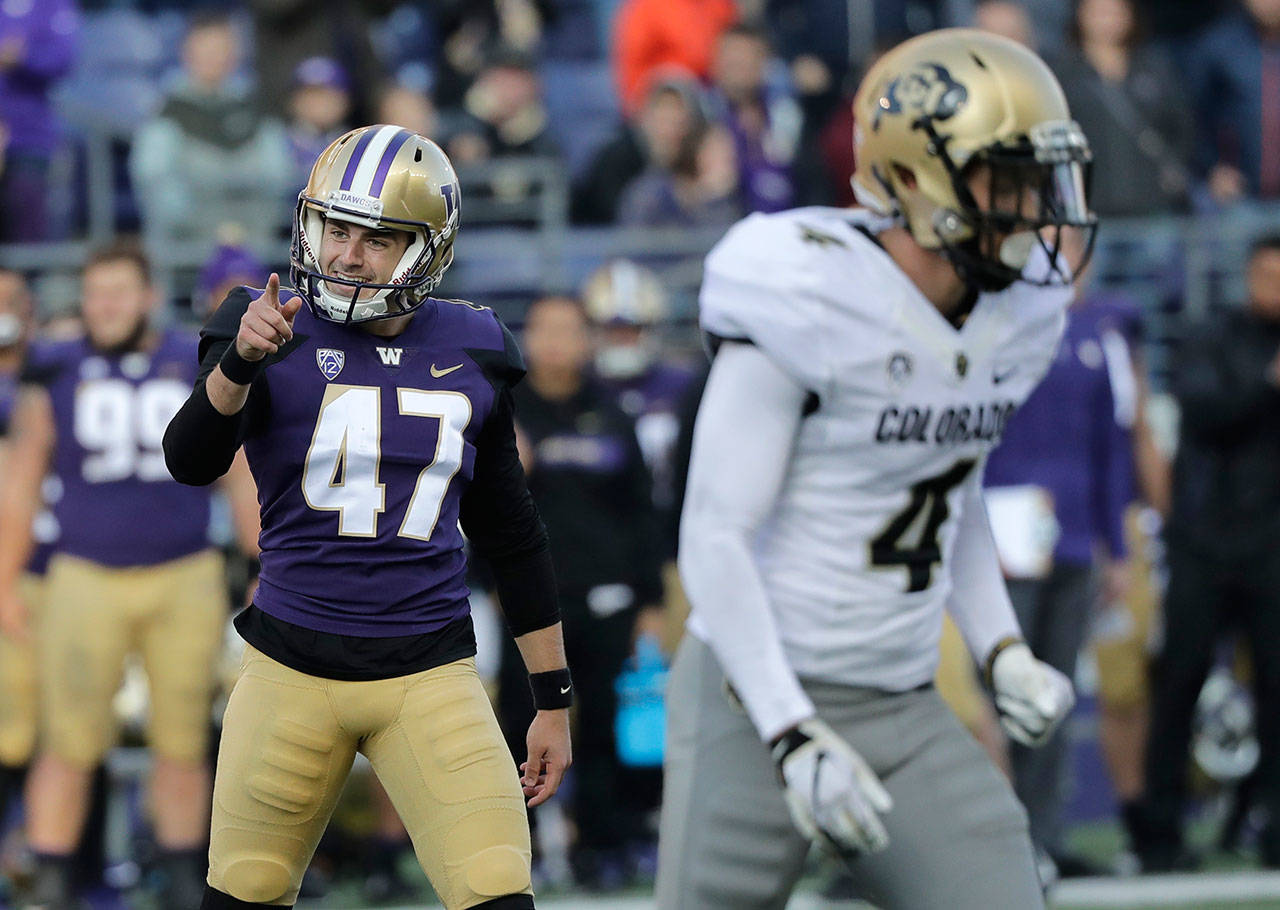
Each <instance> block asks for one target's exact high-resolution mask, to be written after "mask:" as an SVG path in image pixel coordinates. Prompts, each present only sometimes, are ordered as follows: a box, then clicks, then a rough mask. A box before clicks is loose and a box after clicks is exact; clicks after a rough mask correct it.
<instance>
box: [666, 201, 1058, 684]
mask: <svg viewBox="0 0 1280 910" xmlns="http://www.w3.org/2000/svg"><path fill="white" fill-rule="evenodd" d="M884 226H887V223H885V222H883V221H877V220H876V219H875V218H874V216H871V215H869V214H867V213H865V212H861V211H857V210H849V209H832V208H803V209H795V210H792V211H789V212H784V213H780V214H776V215H752V216H750V217H749V218H747V219H746V220H744V221H742V222H740V223H738V224H737V225H735V226H734V227H733V228H732V229H731V230H730V231H729V233H728V234H727V235H726V236H725V237H724V239H723V240H721V241H720V243H719V244H718V245H717V246H716V247H715V249H714V250H712V252H711V254H710V255H709V256H708V258H707V262H706V270H705V275H704V279H703V285H702V293H701V317H700V318H701V324H702V327H703V329H704V330H705V331H707V332H709V333H711V334H713V335H715V336H718V337H720V338H724V339H743V340H750V342H751V343H753V344H754V345H756V346H757V347H758V348H759V349H760V350H762V351H763V352H764V353H765V354H766V355H767V356H768V357H769V358H770V359H771V360H773V361H774V362H775V364H776V365H777V366H779V367H781V368H782V369H783V370H784V371H786V372H787V373H789V374H790V375H791V376H793V377H794V378H795V379H796V381H797V382H799V383H800V384H802V385H803V386H804V387H805V388H807V389H809V390H811V391H812V392H813V393H814V395H815V396H816V398H817V409H816V410H815V411H813V412H812V413H811V414H809V416H807V417H806V418H805V419H804V420H803V421H802V422H801V425H800V427H801V428H800V431H799V435H798V437H797V439H796V442H795V447H794V451H793V455H792V459H791V462H790V466H789V469H788V473H787V476H786V479H785V481H784V483H783V487H782V490H781V492H780V494H779V496H778V499H777V502H776V506H775V509H774V512H773V515H772V517H771V519H770V520H769V521H768V522H767V524H766V525H765V526H764V527H763V528H762V529H761V531H760V533H759V534H758V536H757V539H756V541H755V547H754V550H755V553H754V555H755V558H756V561H757V564H758V565H759V568H760V572H761V576H762V578H763V582H764V585H765V589H766V594H767V597H768V600H769V603H770V606H771V608H772V610H773V612H774V615H775V619H776V622H777V625H778V628H779V632H780V635H781V637H782V643H783V647H784V649H785V652H786V655H787V657H788V659H789V661H790V663H791V666H792V668H793V669H794V670H795V672H796V673H797V674H798V675H799V676H800V677H802V678H808V679H816V680H825V681H831V682H838V683H844V684H847V685H855V686H873V687H877V688H882V689H889V690H894V691H901V690H905V689H909V688H912V687H915V686H918V685H920V684H922V683H925V682H928V681H929V680H930V679H932V677H933V674H934V670H935V668H936V663H937V652H938V648H937V643H938V637H939V635H940V630H941V620H942V612H943V609H944V606H945V604H946V601H947V598H948V597H949V596H950V594H951V580H950V577H951V566H950V557H951V554H952V552H953V549H954V545H955V539H956V526H957V517H958V510H959V506H960V500H961V485H962V484H963V483H965V482H966V480H967V481H969V482H970V483H977V482H979V481H980V479H981V476H980V475H981V471H982V467H983V462H984V459H985V456H986V454H987V453H988V452H989V451H990V450H991V449H992V448H993V447H994V446H995V445H996V444H997V443H998V442H999V440H1000V437H1001V434H1002V432H1003V430H1004V427H1005V424H1006V422H1007V421H1008V419H1009V417H1010V415H1011V414H1012V413H1013V412H1014V410H1015V409H1016V408H1017V407H1018V406H1019V405H1020V404H1021V403H1022V402H1023V401H1024V400H1025V399H1026V397H1027V395H1028V394H1029V393H1030V392H1031V390H1032V389H1033V388H1034V387H1035V385H1036V384H1037V383H1038V382H1039V381H1040V379H1041V377H1042V376H1043V375H1044V373H1045V371H1046V370H1047V369H1048V367H1049V364H1050V362H1051V360H1052V358H1053V356H1054V352H1055V349H1056V347H1057V344H1058V340H1059V338H1060V337H1061V334H1062V330H1063V326H1064V322H1065V311H1066V307H1067V305H1068V303H1069V302H1070V299H1071V290H1070V289H1069V288H1041V287H1034V286H1031V285H1028V284H1026V283H1023V282H1018V283H1015V284H1014V285H1012V286H1011V287H1010V288H1009V289H1007V290H1005V291H1002V292H999V293H990V294H983V295H981V297H980V298H979V299H978V301H977V304H976V306H975V307H974V309H973V311H972V313H971V314H970V316H969V317H968V319H967V320H966V321H965V322H964V325H963V326H962V327H961V328H956V327H954V326H953V325H952V324H951V323H950V322H948V321H947V320H946V319H945V318H944V317H943V316H942V315H941V314H940V313H939V312H938V310H937V309H936V308H935V307H934V306H933V304H931V303H930V302H929V300H928V299H926V298H925V297H924V296H923V295H922V294H921V293H920V291H919V290H918V289H917V288H916V287H915V285H914V284H913V283H912V282H911V280H910V279H908V278H907V276H906V275H905V274H904V273H903V272H902V271H901V270H900V269H899V268H898V266H897V265H896V264H895V263H894V261H893V260H892V259H891V258H890V257H889V255H888V254H887V253H886V252H885V251H884V250H883V249H882V248H881V247H880V246H879V245H878V244H877V243H876V242H875V240H874V239H873V237H874V231H875V230H878V229H880V228H882V227H884ZM1037 256H1038V257H1039V261H1038V262H1036V261H1033V262H1032V264H1031V265H1030V266H1029V269H1035V268H1037V267H1039V268H1046V267H1047V261H1046V257H1045V256H1044V254H1043V253H1038V254H1037ZM960 593H961V594H963V592H960ZM689 625H690V630H691V631H692V632H693V633H694V634H695V635H698V637H700V638H702V639H704V640H705V639H706V638H707V635H706V633H705V629H704V627H703V626H702V625H701V624H700V622H699V618H698V610H697V606H696V604H695V605H694V610H693V614H692V616H691V617H690V624H689Z"/></svg>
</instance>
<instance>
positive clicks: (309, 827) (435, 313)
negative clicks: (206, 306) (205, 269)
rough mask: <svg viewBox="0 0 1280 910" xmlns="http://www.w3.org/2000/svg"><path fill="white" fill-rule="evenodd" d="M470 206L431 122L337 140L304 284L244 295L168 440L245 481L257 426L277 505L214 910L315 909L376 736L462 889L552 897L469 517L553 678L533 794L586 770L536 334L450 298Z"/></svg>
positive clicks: (211, 472) (519, 633) (539, 730)
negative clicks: (541, 884)
mask: <svg viewBox="0 0 1280 910" xmlns="http://www.w3.org/2000/svg"><path fill="white" fill-rule="evenodd" d="M458 205H459V194H458V181H457V177H456V176H455V175H454V172H453V167H452V165H450V163H449V160H448V158H446V157H445V155H444V153H443V152H441V151H440V149H439V148H438V147H437V146H436V145H435V144H434V143H432V142H430V141H429V140H427V139H424V138H423V137H421V136H419V135H417V134H415V133H411V132H410V131H408V130H405V129H400V128H398V127H394V126H369V127H362V128H360V129H356V130H352V131H351V132H349V133H347V134H345V135H343V136H342V137H340V138H339V139H337V140H336V141H334V143H333V144H332V145H330V146H329V147H328V148H327V149H325V151H324V152H323V153H322V154H321V155H320V158H319V159H318V160H317V161H316V164H315V167H314V168H313V169H312V172H311V178H310V181H309V182H308V184H307V186H306V188H305V189H304V190H303V191H302V193H301V194H299V197H298V207H297V212H296V216H295V222H294V234H293V252H292V257H291V263H292V268H291V276H292V279H293V283H294V285H295V287H296V288H297V291H296V293H288V292H285V293H283V294H282V293H281V291H280V284H279V278H278V277H277V276H275V275H272V276H271V278H270V279H269V281H268V282H267V287H266V289H265V290H254V289H249V288H240V289H238V290H236V291H234V292H232V294H231V297H230V298H229V299H228V300H227V302H226V303H224V304H223V305H222V307H221V308H219V310H218V312H217V314H216V316H215V317H214V319H213V320H212V321H211V322H210V324H209V325H208V326H206V328H205V330H204V333H203V340H202V344H201V372H200V378H199V380H197V382H196V385H195V389H194V391H193V393H192V395H191V397H190V398H189V399H188V401H187V403H186V404H185V405H184V406H183V408H182V411H181V412H180V413H179V414H178V416H177V417H175V418H174V420H173V422H172V423H171V424H170V427H169V431H168V433H167V435H166V437H165V452H166V454H167V456H168V461H169V465H170V467H171V469H172V470H173V472H174V475H175V476H177V477H178V478H180V479H181V480H183V481H185V482H187V483H208V482H210V481H211V480H213V479H214V478H215V477H218V476H219V475H221V474H222V473H223V472H224V471H225V470H226V469H227V466H228V465H229V464H230V463H231V460H232V457H233V456H234V454H235V452H236V451H237V449H238V448H239V447H240V445H241V443H242V442H243V444H244V447H245V452H246V454H247V455H248V460H249V467H250V469H251V470H252V472H253V475H254V478H255V480H256V481H257V485H258V496H259V501H260V502H261V506H262V538H261V544H262V553H261V564H262V571H261V575H260V576H259V581H258V589H257V594H256V596H255V599H254V604H253V605H252V606H250V607H249V608H248V609H247V610H245V612H243V613H242V614H241V615H240V616H239V617H238V618H237V621H236V625H237V628H238V629H239V631H240V633H241V635H243V636H244V638H245V640H246V641H247V642H248V647H247V648H246V650H245V658H244V662H243V664H242V666H241V670H240V676H239V679H238V680H237V682H236V685H235V689H234V690H233V691H232V693H231V698H230V701H229V702H228V705H227V712H226V717H225V719H224V721H223V728H222V745H221V749H220V752H219V756H218V769H217V775H216V779H215V784H214V808H213V824H212V838H211V842H210V847H209V880H208V887H207V889H206V891H205V897H204V902H203V904H202V907H203V908H204V910H224V908H240V907H254V906H291V905H292V904H293V902H294V901H295V900H296V898H297V894H298V888H299V885H300V883H301V880H302V874H303V872H304V871H305V870H306V867H307V864H308V862H309V861H310V859H311V855H312V853H313V852H314V850H315V847H316V843H317V841H318V840H319V839H320V835H321V833H322V832H323V831H324V828H325V826H326V824H327V823H328V821H329V817H330V815H331V814H332V812H333V808H334V803H335V801H336V800H337V798H338V794H339V792H340V791H341V789H342V784H343V782H344V781H345V779H346V777H347V773H348V771H349V770H350V768H351V763H352V760H353V758H354V757H355V754H356V752H357V751H359V752H362V753H363V754H365V755H366V756H367V757H368V758H369V761H370V763H371V764H372V766H373V769H374V771H375V772H376V773H377V775H378V779H379V780H380V781H381V782H382V784H383V786H384V787H385V788H386V791H387V794H388V795H389V796H390V797H391V800H392V802H393V803H394V804H395V807H396V809H397V811H398V812H399V813H400V815H401V817H402V818H403V820H404V822H405V826H406V827H407V828H408V829H409V833H410V835H411V836H412V839H413V844H414V849H415V851H416V852H417V855H418V860H419V862H420V863H421V864H422V867H423V870H424V871H425V872H426V874H427V877H428V879H430V881H431V884H432V886H433V887H434V888H435V890H436V893H437V894H438V895H439V896H440V899H441V900H442V902H443V903H444V905H445V907H447V908H449V910H459V908H468V907H485V908H491V910H517V908H528V907H532V906H533V897H532V889H531V884H530V868H529V861H530V849H529V828H528V821H527V818H526V815H525V808H524V805H523V801H522V800H521V782H522V779H521V777H520V775H518V774H517V773H516V769H515V768H514V767H513V765H512V761H511V756H510V753H509V752H508V751H507V748H506V744H505V742H504V741H503V738H502V734H501V732H500V731H499V729H498V723H497V721H496V720H495V718H494V715H493V710H492V708H491V707H490V704H489V700H488V698H487V696H486V695H485V691H484V688H483V687H482V685H481V682H480V678H479V676H478V675H477V673H476V667H475V650H476V643H475V635H474V632H473V629H472V624H471V614H470V607H469V604H468V601H467V595H468V591H467V588H466V585H465V582H464V574H465V570H466V557H465V556H464V554H463V540H462V534H461V533H460V531H459V522H461V526H462V529H463V530H465V531H466V534H467V537H468V538H469V539H470V542H471V544H472V546H473V547H474V548H475V551H476V552H477V553H479V554H481V555H483V556H486V557H488V558H489V560H490V561H491V563H492V567H493V574H494V576H495V580H496V585H497V590H498V593H499V595H500V597H501V600H502V604H503V608H504V610H505V612H506V616H507V620H508V623H509V625H510V627H511V631H512V632H513V633H514V634H515V636H516V643H517V645H519V647H520V651H521V654H522V656H523V657H524V661H525V664H526V667H527V668H528V669H529V671H530V673H531V676H530V682H531V686H532V688H533V691H534V701H535V704H536V705H537V707H538V712H537V715H536V716H535V718H534V720H533V723H532V724H531V726H530V727H529V733H528V736H527V738H526V741H527V745H528V756H529V757H528V761H527V763H526V764H525V765H523V766H522V767H523V769H524V776H523V788H524V795H525V796H526V797H531V799H530V805H537V804H538V803H541V802H543V801H545V800H546V799H547V798H548V797H549V796H550V795H551V794H552V793H554V792H555V790H556V788H557V787H558V785H559V783H560V779H561V777H562V776H563V774H564V771H565V768H566V767H567V766H568V764H569V761H570V754H569V716H568V715H569V712H568V707H569V700H570V696H571V690H572V685H571V683H570V681H569V672H568V669H567V667H566V665H565V657H564V645H563V641H562V638H561V631H560V623H559V611H558V606H557V602H556V592H555V580H554V573H553V571H552V567H551V557H550V551H549V550H548V548H547V539H546V532H545V530H544V529H543V526H542V522H541V520H540V519H539V517H538V513H537V510H536V508H535V507H534V505H533V500H532V499H531V498H530V496H529V493H528V490H527V488H526V486H525V480H524V473H523V471H522V469H521V467H520V463H519V457H518V455H517V451H516V442H515V431H514V426H513V416H512V406H511V386H512V385H514V384H515V383H516V382H518V381H519V379H520V377H521V376H522V375H523V372H524V368H523V364H522V361H521V358H520V352H519V350H518V348H517V347H516V344H515V341H514V339H513V338H512V337H511V335H510V333H509V332H508V331H507V330H506V328H505V327H504V326H503V325H502V323H501V322H500V321H499V320H498V318H497V316H495V315H494V313H493V312H492V311H491V310H489V309H487V308H485V307H479V306H475V305H473V304H469V303H464V302H461V301H450V300H439V299H435V298H432V297H430V296H428V295H429V293H430V291H431V290H432V289H433V288H434V287H435V285H436V283H437V282H438V281H439V279H440V277H441V275H442V274H443V273H444V271H445V269H446V268H448V266H449V263H450V262H451V261H452V259H453V241H454V235H455V232H456V230H457V228H458ZM304 303H305V304H306V306H305V308H304V307H303V304H304Z"/></svg>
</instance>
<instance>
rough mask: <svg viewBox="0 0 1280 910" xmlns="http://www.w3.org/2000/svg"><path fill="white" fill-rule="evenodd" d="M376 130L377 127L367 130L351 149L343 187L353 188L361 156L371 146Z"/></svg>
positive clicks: (343, 176) (343, 173)
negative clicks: (352, 184)
mask: <svg viewBox="0 0 1280 910" xmlns="http://www.w3.org/2000/svg"><path fill="white" fill-rule="evenodd" d="M376 132H377V130H376V129H369V130H365V132H364V135H363V136H361V137H360V138H359V139H357V140H356V147H355V148H353V149H352V150H351V157H350V158H348V159H347V169H346V170H345V171H343V172H342V187H341V188H342V189H344V190H349V189H351V181H352V180H354V179H355V176H356V168H358V167H359V166H360V158H361V157H362V156H363V155H364V150H365V149H367V148H368V147H369V143H370V142H372V141H373V134H374V133H376Z"/></svg>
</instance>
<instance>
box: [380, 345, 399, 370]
mask: <svg viewBox="0 0 1280 910" xmlns="http://www.w3.org/2000/svg"><path fill="white" fill-rule="evenodd" d="M376 350H377V352H378V357H379V358H381V360H382V365H383V366H384V367H398V366H400V358H401V357H403V356H404V348H376Z"/></svg>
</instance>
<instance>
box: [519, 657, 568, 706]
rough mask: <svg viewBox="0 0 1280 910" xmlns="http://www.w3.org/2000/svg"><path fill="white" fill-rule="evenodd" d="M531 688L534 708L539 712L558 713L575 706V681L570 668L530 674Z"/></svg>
mask: <svg viewBox="0 0 1280 910" xmlns="http://www.w3.org/2000/svg"><path fill="white" fill-rule="evenodd" d="M529 688H530V690H532V692H533V706H534V707H535V708H537V709H538V710H539V711H557V710H559V709H561V708H567V707H569V706H570V705H572V704H573V679H572V678H571V677H570V676H569V668H568V667H565V668H564V669H563V670H548V671H547V672H546V673H530V674H529Z"/></svg>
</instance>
